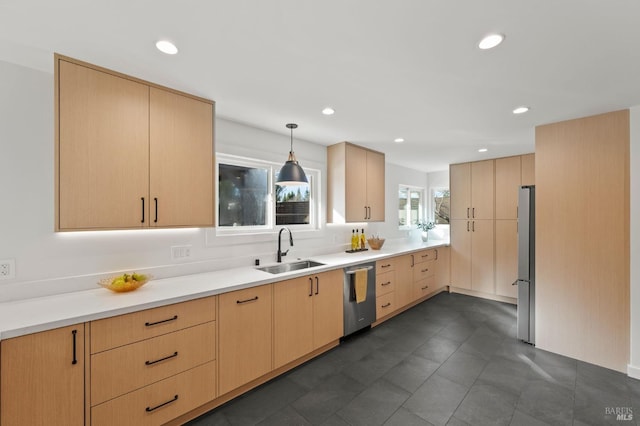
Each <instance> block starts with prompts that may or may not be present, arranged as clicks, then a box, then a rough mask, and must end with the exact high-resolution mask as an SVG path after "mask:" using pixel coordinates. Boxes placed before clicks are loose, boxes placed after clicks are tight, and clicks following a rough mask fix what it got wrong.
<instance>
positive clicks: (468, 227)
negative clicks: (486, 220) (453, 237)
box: [467, 221, 469, 232]
mask: <svg viewBox="0 0 640 426" xmlns="http://www.w3.org/2000/svg"><path fill="white" fill-rule="evenodd" d="M467 232H469V221H467Z"/></svg>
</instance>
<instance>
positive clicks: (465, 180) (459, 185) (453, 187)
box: [449, 163, 471, 219]
mask: <svg viewBox="0 0 640 426" xmlns="http://www.w3.org/2000/svg"><path fill="white" fill-rule="evenodd" d="M449 190H450V192H451V201H450V202H451V219H469V218H470V217H471V211H470V209H471V165H470V164H469V163H463V164H452V165H450V166H449Z"/></svg>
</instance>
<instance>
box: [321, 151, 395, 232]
mask: <svg viewBox="0 0 640 426" xmlns="http://www.w3.org/2000/svg"><path fill="white" fill-rule="evenodd" d="M327 174H328V176H327V198H328V201H327V222H329V223H346V222H382V221H384V194H385V165H384V154H383V153H380V152H377V151H372V150H370V149H366V148H362V147H360V146H357V145H353V144H350V143H348V142H341V143H339V144H335V145H331V146H330V147H328V148H327Z"/></svg>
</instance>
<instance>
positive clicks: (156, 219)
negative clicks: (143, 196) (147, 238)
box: [153, 198, 158, 223]
mask: <svg viewBox="0 0 640 426" xmlns="http://www.w3.org/2000/svg"><path fill="white" fill-rule="evenodd" d="M153 201H154V202H155V204H156V217H155V219H153V222H154V223H158V199H157V198H154V199H153Z"/></svg>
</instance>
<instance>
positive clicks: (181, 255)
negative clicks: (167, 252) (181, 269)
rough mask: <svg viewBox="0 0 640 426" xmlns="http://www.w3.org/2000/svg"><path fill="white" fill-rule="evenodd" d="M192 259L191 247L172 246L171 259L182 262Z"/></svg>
mask: <svg viewBox="0 0 640 426" xmlns="http://www.w3.org/2000/svg"><path fill="white" fill-rule="evenodd" d="M187 257H191V246H172V247H171V259H172V260H182V259H185V258H187Z"/></svg>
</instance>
